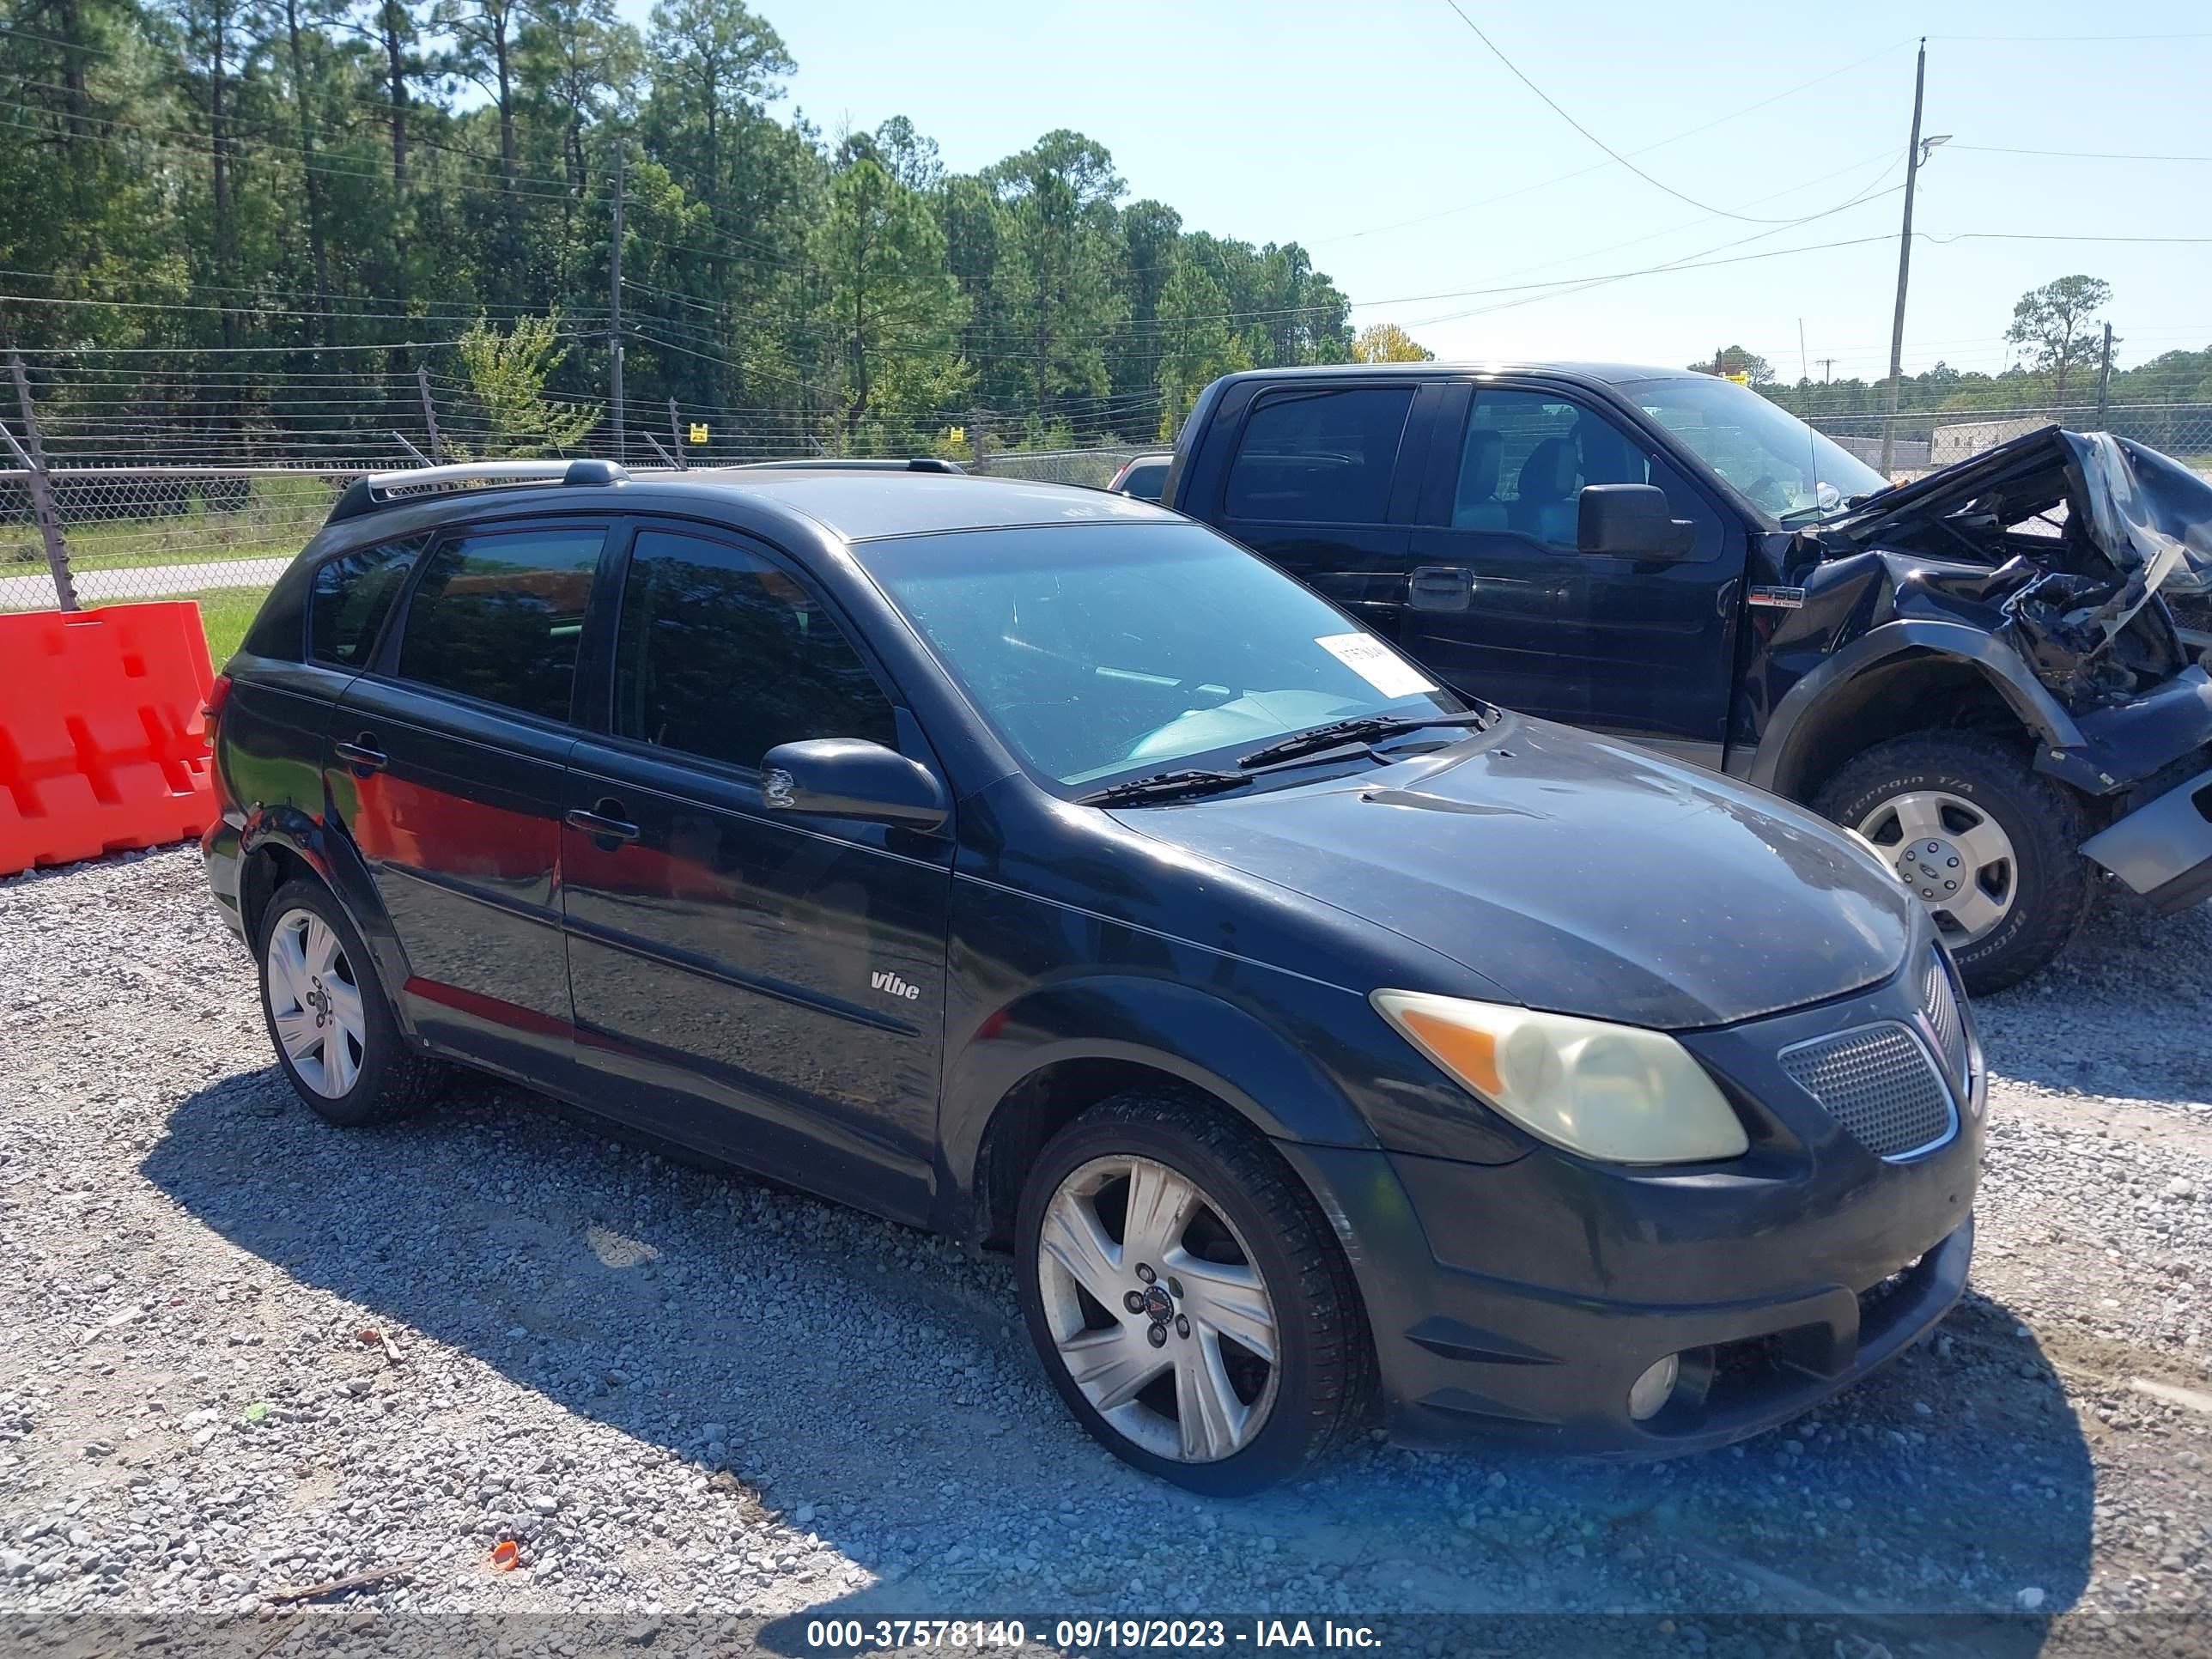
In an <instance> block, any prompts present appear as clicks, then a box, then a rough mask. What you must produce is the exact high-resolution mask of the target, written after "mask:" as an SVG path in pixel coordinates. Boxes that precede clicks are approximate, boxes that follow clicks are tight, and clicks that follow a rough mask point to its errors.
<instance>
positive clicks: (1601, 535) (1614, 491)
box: [1575, 483, 1697, 559]
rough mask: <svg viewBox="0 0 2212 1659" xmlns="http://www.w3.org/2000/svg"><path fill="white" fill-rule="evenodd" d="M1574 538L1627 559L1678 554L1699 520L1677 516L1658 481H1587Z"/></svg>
mask: <svg viewBox="0 0 2212 1659" xmlns="http://www.w3.org/2000/svg"><path fill="white" fill-rule="evenodd" d="M1575 513H1576V519H1575V532H1576V533H1575V544H1576V546H1577V547H1578V548H1579V549H1581V550H1582V551H1583V552H1585V553H1612V554H1616V555H1618V556H1620V557H1621V558H1624V559H1679V558H1681V557H1683V556H1686V554H1687V553H1688V552H1689V551H1690V546H1691V542H1692V538H1693V537H1694V536H1695V535H1696V533H1697V526H1695V525H1692V524H1691V523H1689V522H1687V521H1686V520H1681V519H1677V518H1676V517H1675V516H1674V508H1673V507H1670V506H1669V505H1668V501H1667V492H1666V491H1665V490H1663V489H1660V488H1659V487H1658V486H1657V485H1656V484H1629V483H1604V484H1584V485H1583V490H1582V494H1581V495H1578V496H1577V497H1576V498H1575Z"/></svg>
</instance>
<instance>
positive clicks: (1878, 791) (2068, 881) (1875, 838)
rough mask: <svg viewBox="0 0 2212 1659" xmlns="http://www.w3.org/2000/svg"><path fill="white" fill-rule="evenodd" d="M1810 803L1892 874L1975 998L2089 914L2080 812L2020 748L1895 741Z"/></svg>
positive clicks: (1983, 741)
mask: <svg viewBox="0 0 2212 1659" xmlns="http://www.w3.org/2000/svg"><path fill="white" fill-rule="evenodd" d="M1813 805H1814V809H1815V810H1816V811H1819V812H1820V813H1821V814H1822V815H1823V816H1824V817H1828V818H1831V819H1832V820H1833V821H1834V822H1836V823H1840V824H1842V825H1844V827H1846V828H1847V829H1857V830H1858V831H1859V832H1860V833H1861V834H1863V835H1864V836H1867V837H1868V838H1869V840H1871V841H1872V842H1875V848H1876V850H1877V851H1879V852H1880V853H1881V854H1882V856H1883V857H1884V858H1886V859H1887V860H1890V862H1891V863H1892V864H1893V866H1897V867H1898V869H1899V873H1900V875H1901V876H1902V877H1903V878H1905V884H1906V885H1907V886H1909V887H1911V888H1912V889H1913V890H1914V892H1915V894H1916V896H1918V897H1919V898H1920V900H1921V901H1922V902H1923V903H1925V904H1927V905H1928V907H1929V908H1930V909H1931V910H1933V911H1935V912H1936V921H1937V924H1938V926H1939V927H1941V928H1942V932H1943V936H1944V939H1945V942H1946V943H1947V944H1948V945H1950V947H1951V951H1952V954H1953V956H1954V957H1955V958H1956V959H1957V961H1958V963H1959V971H1960V975H1961V976H1962V977H1963V978H1964V979H1965V981H1966V988H1967V989H1968V990H1969V991H1972V992H1973V993H1975V994H1977V995H1979V994H1984V993H1986V992H1990V991H2001V990H2002V989H2004V988H2005V987H2007V986H2008V985H2016V984H2018V983H2019V982H2020V981H2021V980H2023V979H2026V978H2027V976H2028V975H2030V974H2033V973H2034V972H2036V971H2037V970H2038V969H2040V968H2042V967H2043V966H2044V965H2045V964H2046V963H2049V962H2050V960H2051V958H2052V957H2055V956H2057V954H2058V953H2059V951H2062V950H2063V949H2064V948H2065V946H2066V942H2067V941H2068V940H2069V939H2072V938H2073V937H2074V933H2075V929H2076V928H2078V927H2080V926H2081V919H2082V917H2083V915H2085V914H2086V913H2087V909H2088V906H2089V899H2090V896H2091V892H2092V888H2091V875H2090V870H2089V866H2088V863H2087V860H2085V859H2083V858H2082V856H2081V853H2080V852H2079V851H2078V850H2077V849H2078V848H2079V847H2080V845H2081V838H2082V836H2083V833H2084V830H2083V826H2082V821H2081V808H2080V806H2079V805H2077V804H2076V802H2075V798H2074V796H2073V795H2072V794H2071V793H2069V792H2068V791H2067V790H2066V789H2064V788H2063V787H2060V786H2059V785H2057V784H2056V783H2053V782H2052V781H2051V780H2050V779H2048V778H2045V777H2042V776H2039V775H2037V774H2036V773H2035V772H2034V771H2033V769H2031V768H2030V767H2029V765H2028V762H2027V753H2026V751H2025V749H2024V748H2023V747H2022V746H2021V745H2018V744H2008V743H2005V742H2002V741H2000V740H1999V739H1997V738H1991V737H1987V736H1984V735H1983V734H1981V733H1979V732H1914V733H1912V734H1911V735H1910V736H1907V737H1902V738H1893V739H1891V740H1890V741H1889V742H1887V743H1880V744H1875V746H1874V747H1873V748H1871V749H1869V750H1865V751H1864V752H1863V753H1862V754H1860V755H1858V756H1857V757H1855V758H1853V759H1852V760H1850V761H1849V762H1848V763H1845V764H1844V768H1843V769H1842V770H1840V771H1839V772H1838V773H1837V774H1836V775H1834V776H1833V777H1832V778H1830V779H1829V780H1828V781H1827V783H1826V785H1824V786H1823V787H1822V788H1821V790H1820V793H1819V794H1818V795H1817V796H1815V797H1814V802H1813Z"/></svg>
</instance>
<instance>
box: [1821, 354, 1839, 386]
mask: <svg viewBox="0 0 2212 1659" xmlns="http://www.w3.org/2000/svg"><path fill="white" fill-rule="evenodd" d="M1835 378H1836V360H1835V359H1834V358H1833V357H1823V358H1821V359H1820V384H1821V385H1822V386H1826V385H1827V384H1828V382H1829V381H1831V380H1834V379H1835Z"/></svg>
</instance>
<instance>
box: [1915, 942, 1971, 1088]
mask: <svg viewBox="0 0 2212 1659" xmlns="http://www.w3.org/2000/svg"><path fill="white" fill-rule="evenodd" d="M1920 1006H1921V1009H1922V1011H1923V1012H1924V1013H1926V1014H1927V1016H1928V1024H1929V1026H1930V1027H1931V1028H1932V1029H1933V1030H1934V1031H1935V1033H1936V1053H1937V1054H1941V1055H1942V1057H1943V1069H1944V1070H1945V1071H1946V1072H1948V1073H1950V1077H1951V1081H1952V1083H1953V1084H1954V1085H1955V1086H1956V1087H1957V1088H1959V1089H1960V1091H1964V1090H1965V1088H1966V1084H1967V1077H1966V1021H1965V1019H1964V1018H1961V1017H1960V1013H1959V998H1958V994H1957V993H1956V992H1955V991H1954V990H1953V989H1952V988H1951V975H1950V972H1949V970H1948V969H1946V968H1945V967H1944V966H1943V958H1942V955H1941V954H1940V953H1938V952H1936V951H1929V953H1928V971H1927V973H1926V975H1923V978H1922V980H1921V981H1920Z"/></svg>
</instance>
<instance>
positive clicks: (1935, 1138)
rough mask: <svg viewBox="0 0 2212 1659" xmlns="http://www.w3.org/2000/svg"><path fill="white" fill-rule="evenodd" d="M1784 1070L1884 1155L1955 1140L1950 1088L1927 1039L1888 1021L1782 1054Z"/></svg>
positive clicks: (1871, 1149) (1907, 1152) (1908, 1153)
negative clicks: (1946, 1084) (1952, 1136)
mask: <svg viewBox="0 0 2212 1659" xmlns="http://www.w3.org/2000/svg"><path fill="white" fill-rule="evenodd" d="M1781 1058H1782V1069H1783V1070H1784V1071H1785V1072H1787V1073H1789V1074H1790V1078H1791V1079H1793V1080H1794V1081H1795V1082H1796V1084H1797V1085H1798V1086H1799V1087H1800V1088H1802V1089H1803V1090H1804V1091H1805V1092H1806V1093H1808V1094H1809V1095H1811V1096H1812V1097H1813V1098H1814V1099H1815V1100H1817V1101H1819V1102H1820V1104H1821V1105H1823V1106H1825V1107H1826V1108H1827V1109H1828V1115H1829V1116H1831V1117H1832V1118H1834V1119H1835V1120H1836V1121H1837V1122H1838V1123H1840V1124H1841V1125H1843V1127H1844V1129H1845V1130H1847V1131H1848V1132H1849V1133H1850V1135H1851V1137H1852V1138H1853V1139H1856V1140H1857V1142H1858V1143H1859V1144H1860V1145H1861V1146H1864V1147H1865V1148H1866V1149H1867V1150H1868V1151H1869V1152H1872V1153H1874V1154H1875V1156H1876V1157H1878V1158H1908V1157H1910V1156H1911V1155H1912V1154H1913V1153H1915V1152H1925V1151H1927V1150H1928V1149H1929V1148H1930V1147H1932V1146H1936V1145H1937V1144H1938V1143H1940V1142H1942V1141H1944V1140H1946V1139H1949V1138H1950V1134H1951V1131H1952V1130H1953V1128H1954V1127H1955V1126H1956V1125H1957V1122H1958V1116H1957V1112H1956V1109H1954V1106H1953V1105H1952V1102H1951V1091H1950V1090H1949V1089H1948V1088H1947V1087H1945V1086H1944V1083H1943V1079H1942V1077H1941V1076H1939V1075H1938V1074H1937V1073H1936V1062H1935V1060H1934V1059H1933V1058H1932V1057H1931V1056H1930V1055H1929V1052H1928V1049H1927V1048H1926V1046H1925V1045H1924V1044H1923V1043H1922V1042H1921V1041H1920V1039H1919V1038H1918V1037H1917V1036H1914V1035H1913V1034H1912V1032H1911V1030H1909V1029H1907V1028H1906V1027H1905V1026H1903V1025H1898V1024H1889V1023H1885V1024H1880V1025H1865V1026H1861V1027H1860V1028H1859V1029H1858V1030H1852V1031H1838V1032H1837V1033H1836V1034H1835V1035H1834V1036H1824V1037H1815V1038H1814V1040H1813V1041H1812V1042H1800V1043H1797V1044H1796V1045H1795V1046H1794V1047H1791V1048H1784V1050H1783V1051H1782V1056H1781Z"/></svg>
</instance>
